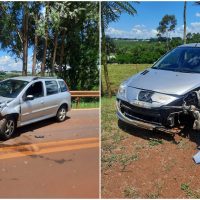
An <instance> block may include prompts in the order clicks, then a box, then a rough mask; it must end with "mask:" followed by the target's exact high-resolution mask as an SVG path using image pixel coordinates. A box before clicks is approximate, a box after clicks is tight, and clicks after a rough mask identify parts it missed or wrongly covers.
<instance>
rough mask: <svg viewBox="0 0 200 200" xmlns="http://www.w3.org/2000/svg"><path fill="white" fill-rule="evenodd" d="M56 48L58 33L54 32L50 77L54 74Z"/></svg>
mask: <svg viewBox="0 0 200 200" xmlns="http://www.w3.org/2000/svg"><path fill="white" fill-rule="evenodd" d="M57 46H58V32H56V33H55V36H54V49H53V57H52V62H51V74H52V75H53V74H54V72H55V69H54V65H55V60H56V52H57Z"/></svg>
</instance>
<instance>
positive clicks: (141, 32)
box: [106, 24, 157, 39]
mask: <svg viewBox="0 0 200 200" xmlns="http://www.w3.org/2000/svg"><path fill="white" fill-rule="evenodd" d="M106 34H107V35H109V36H110V37H120V38H137V39H148V38H151V37H156V34H157V31H156V30H155V29H150V30H149V29H148V28H146V26H145V25H143V24H141V25H140V24H137V25H135V26H133V28H132V29H131V30H130V31H124V30H119V29H115V28H112V27H109V28H108V29H107V30H106Z"/></svg>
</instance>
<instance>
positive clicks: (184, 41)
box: [183, 1, 187, 44]
mask: <svg viewBox="0 0 200 200" xmlns="http://www.w3.org/2000/svg"><path fill="white" fill-rule="evenodd" d="M186 9H187V2H186V1H184V10H183V19H184V31H183V43H184V44H186Z"/></svg>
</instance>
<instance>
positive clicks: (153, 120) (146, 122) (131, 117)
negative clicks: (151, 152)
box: [116, 99, 180, 134]
mask: <svg viewBox="0 0 200 200" xmlns="http://www.w3.org/2000/svg"><path fill="white" fill-rule="evenodd" d="M122 102H123V108H121V106H122V105H121V104H122ZM122 102H121V100H119V99H117V101H116V108H117V117H118V119H120V120H121V121H123V122H125V123H127V124H130V125H133V126H136V127H139V128H143V129H147V130H151V131H153V130H157V131H164V132H167V133H172V134H173V133H177V132H180V129H177V128H176V129H174V128H173V127H169V126H165V125H163V123H168V121H167V120H169V116H170V111H172V110H173V109H172V110H169V109H168V110H165V111H163V110H162V111H161V110H158V109H145V108H139V107H134V106H133V107H134V108H135V110H134V108H133V107H129V106H131V105H130V104H129V103H128V102H125V101H122ZM162 113H163V114H162Z"/></svg>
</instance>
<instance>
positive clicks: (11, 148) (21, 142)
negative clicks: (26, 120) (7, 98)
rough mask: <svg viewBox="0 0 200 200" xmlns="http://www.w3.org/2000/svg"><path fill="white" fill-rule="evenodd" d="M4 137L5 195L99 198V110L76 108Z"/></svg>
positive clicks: (0, 153) (0, 155)
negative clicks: (63, 118) (65, 116)
mask: <svg viewBox="0 0 200 200" xmlns="http://www.w3.org/2000/svg"><path fill="white" fill-rule="evenodd" d="M68 116H69V118H68V119H67V120H66V121H65V122H62V123H57V122H55V120H54V119H49V120H45V121H42V122H39V123H35V124H32V125H29V126H26V127H22V128H19V129H18V130H17V133H16V136H15V137H14V138H12V139H10V140H8V141H4V142H3V141H0V198H98V197H99V110H98V109H84V110H72V111H70V112H69V114H68Z"/></svg>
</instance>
